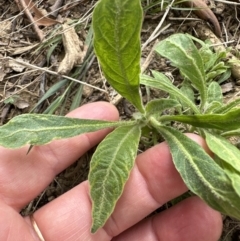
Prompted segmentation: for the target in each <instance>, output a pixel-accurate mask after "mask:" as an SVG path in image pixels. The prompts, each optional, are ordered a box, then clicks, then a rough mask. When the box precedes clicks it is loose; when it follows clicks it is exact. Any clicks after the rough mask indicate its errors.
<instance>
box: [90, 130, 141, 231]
mask: <svg viewBox="0 0 240 241" xmlns="http://www.w3.org/2000/svg"><path fill="white" fill-rule="evenodd" d="M140 136H141V128H140V126H139V125H132V126H125V127H119V128H117V129H115V130H114V131H113V132H111V133H110V134H109V135H108V136H107V137H106V138H105V139H104V140H103V141H102V142H101V143H100V145H99V146H98V148H97V150H96V151H95V153H94V155H93V157H92V160H91V166H90V174H89V183H90V195H91V199H92V205H93V206H92V217H93V224H92V229H91V232H92V233H95V232H96V231H97V230H98V229H99V228H101V227H102V226H103V225H104V224H105V222H106V221H107V219H108V218H109V217H110V215H111V214H112V212H113V210H114V207H115V205H116V202H117V200H118V199H119V197H120V196H121V194H122V192H123V189H124V185H125V183H126V181H127V180H128V178H129V174H130V171H131V169H132V167H133V165H134V161H135V158H136V155H137V149H138V143H139V140H140Z"/></svg>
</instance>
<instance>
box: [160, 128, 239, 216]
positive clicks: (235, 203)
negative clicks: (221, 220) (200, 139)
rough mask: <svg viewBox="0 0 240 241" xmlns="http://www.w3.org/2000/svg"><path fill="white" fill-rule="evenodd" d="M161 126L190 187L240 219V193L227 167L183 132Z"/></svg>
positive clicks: (180, 171)
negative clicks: (237, 192) (235, 187)
mask: <svg viewBox="0 0 240 241" xmlns="http://www.w3.org/2000/svg"><path fill="white" fill-rule="evenodd" d="M157 129H158V130H159V132H160V133H161V134H162V135H163V137H164V138H165V139H166V141H167V143H168V145H169V147H170V150H171V154H172V157H173V162H174V164H175V167H176V168H177V170H178V172H179V173H180V175H181V177H182V178H183V180H184V182H185V184H186V185H187V186H188V188H189V189H190V190H191V191H192V192H193V193H195V194H196V195H198V196H199V197H201V198H202V199H203V200H205V201H206V202H207V203H208V204H209V205H210V206H211V207H213V208H214V209H216V210H218V211H220V212H222V213H224V214H227V215H230V216H232V217H235V218H238V219H240V207H239V203H240V197H239V196H238V195H237V194H236V192H235V189H234V188H233V187H232V182H231V180H230V179H229V177H228V176H227V174H226V173H225V172H224V170H223V169H221V168H220V167H219V165H218V164H217V163H215V161H214V160H213V159H212V158H211V157H210V156H209V155H208V154H207V153H206V152H205V151H204V150H203V149H202V147H200V146H199V145H198V144H197V143H195V142H194V141H192V140H191V139H189V138H188V137H187V136H185V135H184V134H182V133H181V132H179V131H177V130H175V129H173V128H171V127H166V126H160V125H159V126H157Z"/></svg>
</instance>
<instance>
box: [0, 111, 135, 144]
mask: <svg viewBox="0 0 240 241" xmlns="http://www.w3.org/2000/svg"><path fill="white" fill-rule="evenodd" d="M133 123H135V122H132V121H129V122H110V121H102V120H87V119H77V118H68V117H63V116H55V115H44V114H42V115H41V114H40V115H37V114H24V115H19V116H17V117H15V118H13V119H12V120H10V121H9V122H8V123H7V124H5V125H3V126H0V146H4V147H7V148H19V147H22V146H24V145H27V144H30V145H43V144H46V143H49V142H51V141H52V140H57V139H62V138H69V137H73V136H77V135H80V134H82V133H86V132H93V131H97V130H100V129H104V128H108V127H118V126H122V125H132V124H133Z"/></svg>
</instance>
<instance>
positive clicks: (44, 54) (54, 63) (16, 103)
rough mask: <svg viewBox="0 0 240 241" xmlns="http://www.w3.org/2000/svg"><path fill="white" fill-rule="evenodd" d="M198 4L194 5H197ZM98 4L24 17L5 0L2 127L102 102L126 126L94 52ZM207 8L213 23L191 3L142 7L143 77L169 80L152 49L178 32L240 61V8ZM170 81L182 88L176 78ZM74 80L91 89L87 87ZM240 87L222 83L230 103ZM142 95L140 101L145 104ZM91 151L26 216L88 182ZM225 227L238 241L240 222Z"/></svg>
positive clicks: (43, 6)
mask: <svg viewBox="0 0 240 241" xmlns="http://www.w3.org/2000/svg"><path fill="white" fill-rule="evenodd" d="M201 1H202V0H198V1H194V2H195V4H196V3H198V4H199V2H201ZM96 2H97V1H90V0H78V1H73V0H42V1H40V0H38V1H37V0H35V1H34V3H35V4H36V5H31V9H30V10H28V11H26V6H25V8H24V4H26V5H27V4H28V3H29V0H21V1H20V0H18V1H17V0H15V1H6V0H0V6H1V7H0V125H1V124H4V123H6V122H8V121H9V120H10V119H11V118H13V117H14V116H16V115H19V114H22V113H29V112H32V113H50V114H58V115H65V114H66V113H67V112H69V111H70V110H72V109H74V108H76V107H77V106H79V105H83V104H85V103H89V102H94V101H98V100H105V101H109V102H111V103H113V104H115V105H116V106H117V107H118V109H119V112H120V115H121V118H122V119H128V118H129V117H130V116H131V114H132V112H133V108H132V106H130V105H129V104H128V103H127V102H126V101H125V100H123V99H122V98H121V97H120V96H119V95H118V94H117V93H116V92H115V91H114V90H113V89H112V88H111V87H109V85H108V84H107V83H106V82H105V80H104V78H103V76H102V73H101V72H100V70H99V65H98V63H97V60H96V58H95V56H94V53H93V49H92V42H91V41H92V33H91V29H90V26H91V13H92V9H93V6H94V4H95V3H96ZM205 2H206V4H207V5H208V6H209V8H210V9H211V10H210V11H211V13H214V15H215V16H216V19H213V18H212V15H208V14H205V13H203V12H201V11H200V12H198V13H197V15H195V13H196V12H195V13H194V12H193V11H191V10H190V9H189V5H187V4H183V5H182V4H180V5H179V4H176V3H175V4H173V5H172V7H171V8H170V9H168V8H167V9H168V10H166V9H165V10H161V7H162V1H160V0H158V1H157V0H146V1H142V3H143V6H144V13H145V14H144V23H143V29H142V36H141V37H142V44H143V53H142V63H143V65H144V68H145V69H146V73H147V72H148V70H149V69H155V70H160V71H162V72H165V73H169V72H170V73H171V71H172V68H171V67H170V66H169V65H168V64H167V63H166V61H165V60H163V59H160V58H159V57H157V56H155V54H154V53H152V48H153V46H154V44H155V43H156V41H160V40H161V39H164V38H166V37H167V36H169V35H171V34H173V33H176V32H183V33H189V34H191V35H193V36H195V37H198V38H200V39H202V40H205V39H211V40H212V39H214V40H213V41H215V42H214V43H219V42H220V41H221V42H222V43H223V44H222V45H221V46H223V47H224V48H232V49H231V53H232V54H233V55H234V56H235V57H236V58H237V59H238V58H239V56H240V55H239V50H240V44H239V41H240V38H239V37H240V30H239V26H240V21H239V17H240V3H238V1H234V2H232V1H220V0H219V1H214V0H209V1H205ZM167 3H168V4H170V3H173V2H170V1H169V2H167ZM58 8H59V9H58ZM23 9H25V11H23ZM166 11H168V12H167V14H166V15H164V14H165V13H166ZM46 14H47V15H46ZM31 17H32V19H31ZM162 20H164V21H163V22H162V23H161V21H162ZM36 21H37V22H36ZM216 21H218V23H219V29H218V25H217V22H216ZM63 25H64V26H65V27H63ZM69 26H74V27H75V30H73V31H72V32H71V31H69V32H71V34H65V35H64V33H66V32H68V31H67V30H69ZM158 28H159V29H158ZM157 29H158V30H157ZM154 32H155V36H153V33H154ZM219 33H220V34H221V36H220V34H219ZM70 40H74V41H73V42H72V45H74V46H75V47H76V46H78V48H79V49H78V51H77V52H78V53H79V55H76V56H74V57H72V58H73V59H74V60H73V61H72V63H70V65H67V66H66V62H64V61H65V60H64V57H65V56H66V55H67V54H72V53H71V48H73V46H71V44H70V46H69V45H68V44H67V43H70V42H71V41H70ZM75 52H76V51H75ZM239 70H240V68H239ZM59 73H61V75H60V74H59ZM171 74H172V75H173V77H174V78H176V80H177V81H178V77H177V76H176V74H175V73H171ZM70 78H71V79H70ZM73 79H74V80H73ZM77 81H82V82H85V83H87V84H89V85H92V86H93V87H90V86H86V85H85V86H83V85H81V84H80V83H79V82H77ZM239 86H240V74H239V73H238V71H237V70H236V71H235V72H234V71H232V75H231V76H230V77H229V78H228V79H227V80H226V81H225V82H223V83H222V91H223V93H224V96H225V98H226V99H229V98H232V97H237V96H238V95H239V90H240V87H239ZM144 91H145V90H144V89H143V94H144V96H143V99H144V100H145V101H146V100H147V96H146V93H145V92H144ZM159 95H161V93H159V92H158V91H155V90H152V91H151V97H152V98H154V97H156V96H158V97H159ZM92 151H93V150H92ZM92 151H90V152H89V153H87V154H86V155H85V156H83V157H82V158H80V159H79V160H78V161H77V162H76V163H75V164H74V165H72V166H71V167H69V168H68V169H66V170H65V171H64V172H62V173H61V174H59V175H58V176H57V177H56V178H55V179H54V181H53V182H52V183H51V184H50V185H49V187H48V188H46V190H45V191H44V192H43V193H42V194H41V195H39V197H37V198H36V199H34V200H33V201H32V202H31V203H30V204H29V205H28V206H27V207H26V208H25V209H24V210H22V214H23V215H27V214H29V213H31V212H33V211H35V210H36V209H38V208H39V207H41V206H42V205H44V204H46V203H47V202H50V201H51V200H53V199H55V198H56V197H58V196H59V195H61V194H63V193H64V192H66V191H68V190H69V189H71V188H72V187H74V186H75V185H77V184H79V183H80V182H82V181H84V180H86V179H87V175H88V169H89V160H90V157H91V154H92ZM223 220H224V230H223V234H222V238H221V240H222V241H240V222H238V221H236V220H234V219H232V218H230V217H223Z"/></svg>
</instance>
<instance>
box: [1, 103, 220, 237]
mask: <svg viewBox="0 0 240 241" xmlns="http://www.w3.org/2000/svg"><path fill="white" fill-rule="evenodd" d="M68 116H69V117H76V118H89V119H104V120H118V112H117V110H116V109H115V107H114V106H112V105H111V104H109V103H105V102H98V103H92V104H87V105H85V106H82V107H81V108H78V109H76V110H74V111H72V112H71V113H70V114H69V115H68ZM109 131H110V130H101V131H98V132H95V133H89V134H84V135H81V136H77V137H74V138H70V139H66V140H59V141H54V142H52V143H50V144H48V145H44V146H35V147H34V148H33V149H32V150H31V152H30V153H29V154H28V155H26V153H27V150H28V147H24V148H21V149H18V150H9V149H4V148H2V147H0V156H1V165H0V213H1V215H0V240H6V241H18V240H19V241H23V240H27V241H32V240H33V241H39V238H38V236H37V234H36V232H35V231H34V229H33V227H32V224H31V222H30V219H29V217H24V218H23V217H21V215H19V211H20V210H21V209H22V208H23V207H25V206H26V205H27V204H28V203H29V202H30V201H31V200H32V199H34V198H35V197H36V196H37V195H39V194H40V192H41V191H43V190H44V189H45V188H46V187H47V186H48V185H49V183H50V182H51V181H52V180H53V179H54V177H55V176H56V175H57V174H58V173H60V172H61V171H63V170H64V169H65V168H67V167H68V166H69V165H71V164H72V163H74V161H75V160H76V159H77V158H79V157H80V156H81V155H83V154H84V153H85V152H86V151H87V150H89V149H90V148H91V147H93V146H95V145H96V144H97V143H99V142H100V141H101V140H102V139H103V137H104V136H105V135H106V134H107V133H108V132H109ZM189 136H190V138H192V139H193V140H195V141H196V142H197V143H199V144H200V145H202V146H203V147H204V148H205V149H206V150H207V151H208V149H207V147H206V144H205V142H204V140H203V139H202V138H200V137H199V136H197V135H193V134H191V135H189ZM186 191H187V187H186V186H185V184H184V183H183V181H182V179H181V177H180V176H179V174H178V172H177V171H176V169H175V168H174V165H173V163H172V160H171V155H170V153H169V149H168V147H167V145H166V143H164V142H163V143H160V144H158V145H156V146H154V147H152V148H151V149H149V150H147V151H146V152H144V153H142V154H141V155H139V156H138V157H137V159H136V164H135V166H134V168H133V170H132V173H131V175H130V178H129V180H128V182H127V184H126V186H125V189H124V192H123V195H122V197H121V198H120V199H119V201H118V203H117V205H116V209H115V211H114V213H113V214H112V216H111V217H110V219H109V220H108V221H107V223H106V224H105V225H104V227H103V228H101V229H100V230H99V231H98V232H97V233H95V234H91V233H90V227H91V201H90V197H89V184H88V181H85V182H83V183H81V184H79V185H78V186H76V187H75V188H73V189H72V190H70V191H68V192H67V193H65V194H63V195H62V196H60V197H58V198H57V199H55V200H53V201H52V202H50V203H48V204H46V205H45V206H43V207H42V208H40V209H39V210H37V211H36V212H35V213H34V214H33V217H34V219H35V221H36V223H37V225H38V227H39V229H40V231H41V233H42V235H43V237H44V239H45V241H55V240H56V241H78V240H79V241H95V240H96V241H108V240H113V241H121V240H124V241H128V240H131V241H134V240H136V241H138V240H148V241H160V240H168V241H182V240H184V241H192V240H194V241H202V240H204V241H217V240H218V239H219V237H220V234H221V229H222V220H221V215H220V214H219V213H218V212H216V211H214V210H213V209H211V208H210V207H208V206H207V205H206V204H205V203H204V202H203V201H202V200H200V199H199V198H198V197H191V198H188V199H185V200H184V201H182V202H180V203H178V204H177V205H175V206H174V207H172V208H169V209H167V210H166V211H164V212H161V213H159V214H157V215H155V216H152V217H150V218H147V219H144V218H145V217H146V216H147V215H149V214H150V213H151V212H153V211H154V210H155V209H157V208H158V207H160V206H161V205H163V204H164V203H166V202H167V201H169V200H171V199H173V198H174V197H177V196H179V195H181V194H182V193H184V192H186Z"/></svg>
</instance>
